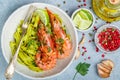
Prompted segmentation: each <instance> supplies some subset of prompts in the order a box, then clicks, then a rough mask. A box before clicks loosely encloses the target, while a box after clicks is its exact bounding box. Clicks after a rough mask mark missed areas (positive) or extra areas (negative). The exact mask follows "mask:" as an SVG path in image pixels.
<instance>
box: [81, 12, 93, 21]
mask: <svg viewBox="0 0 120 80" xmlns="http://www.w3.org/2000/svg"><path fill="white" fill-rule="evenodd" d="M81 12H83V13H85V14H86V15H87V17H88V18H89V20H91V21H92V20H93V17H92V15H91V14H90V12H88V11H86V10H81Z"/></svg>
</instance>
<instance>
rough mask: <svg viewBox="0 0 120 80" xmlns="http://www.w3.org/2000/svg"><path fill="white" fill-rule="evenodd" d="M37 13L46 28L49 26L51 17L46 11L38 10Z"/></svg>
mask: <svg viewBox="0 0 120 80" xmlns="http://www.w3.org/2000/svg"><path fill="white" fill-rule="evenodd" d="M35 13H36V14H37V15H39V16H40V20H41V21H42V22H43V23H44V25H45V26H46V25H48V24H49V15H48V13H47V11H46V10H44V9H37V10H36V11H35Z"/></svg>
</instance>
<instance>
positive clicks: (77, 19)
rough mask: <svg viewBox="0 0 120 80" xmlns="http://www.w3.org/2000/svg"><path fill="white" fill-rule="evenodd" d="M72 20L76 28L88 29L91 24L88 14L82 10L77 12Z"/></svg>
mask: <svg viewBox="0 0 120 80" xmlns="http://www.w3.org/2000/svg"><path fill="white" fill-rule="evenodd" d="M73 22H74V24H75V25H76V27H77V28H78V29H81V30H85V29H88V28H89V27H90V25H91V24H92V21H91V20H89V18H88V16H87V14H86V13H84V12H82V11H81V12H78V13H77V14H76V15H75V16H74V18H73Z"/></svg>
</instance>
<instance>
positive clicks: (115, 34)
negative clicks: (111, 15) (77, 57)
mask: <svg viewBox="0 0 120 80" xmlns="http://www.w3.org/2000/svg"><path fill="white" fill-rule="evenodd" d="M98 41H99V44H100V46H101V47H102V48H103V49H104V50H106V51H115V50H117V49H118V48H119V47H120V31H119V30H118V29H117V28H112V26H111V27H108V28H106V29H104V30H103V31H101V32H100V33H99V34H98Z"/></svg>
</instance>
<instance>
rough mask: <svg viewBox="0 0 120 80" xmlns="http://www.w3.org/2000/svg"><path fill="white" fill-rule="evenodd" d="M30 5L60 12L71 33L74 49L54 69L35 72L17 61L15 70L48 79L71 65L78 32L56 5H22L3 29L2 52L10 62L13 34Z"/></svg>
mask: <svg viewBox="0 0 120 80" xmlns="http://www.w3.org/2000/svg"><path fill="white" fill-rule="evenodd" d="M30 5H33V6H35V7H37V8H45V7H47V8H48V9H50V10H51V11H52V12H54V13H56V14H58V15H59V16H60V17H61V18H62V20H63V23H64V24H65V25H66V29H67V32H68V33H69V34H70V35H71V39H72V46H73V50H72V51H71V55H70V56H69V57H68V58H66V59H63V60H58V61H57V65H56V67H55V68H54V69H52V70H49V71H45V72H34V71H31V70H30V69H28V68H27V67H26V66H24V65H21V64H19V63H17V62H16V64H15V65H16V69H15V71H16V72H17V73H19V74H21V75H23V76H25V77H28V78H30V79H46V78H50V77H54V76H56V75H58V74H60V73H62V72H63V71H65V69H67V68H68V67H69V65H70V64H71V63H72V61H73V59H74V57H75V53H76V50H77V33H76V30H75V28H74V26H73V23H72V21H71V19H70V18H69V16H68V15H67V14H66V13H65V12H63V11H62V10H61V9H59V8H57V7H55V6H52V5H49V4H44V3H32V4H28V5H25V6H22V7H20V8H18V9H17V10H16V11H15V12H13V14H12V15H10V17H9V18H8V20H7V21H6V23H5V25H4V27H3V30H2V36H1V47H2V52H3V55H4V57H5V60H6V61H7V62H9V61H10V58H11V56H12V55H11V54H12V53H11V50H10V47H9V43H10V41H11V40H13V34H14V32H15V30H16V28H17V25H18V24H19V22H20V20H23V19H24V17H25V14H26V12H27V10H28V8H29V6H30Z"/></svg>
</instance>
